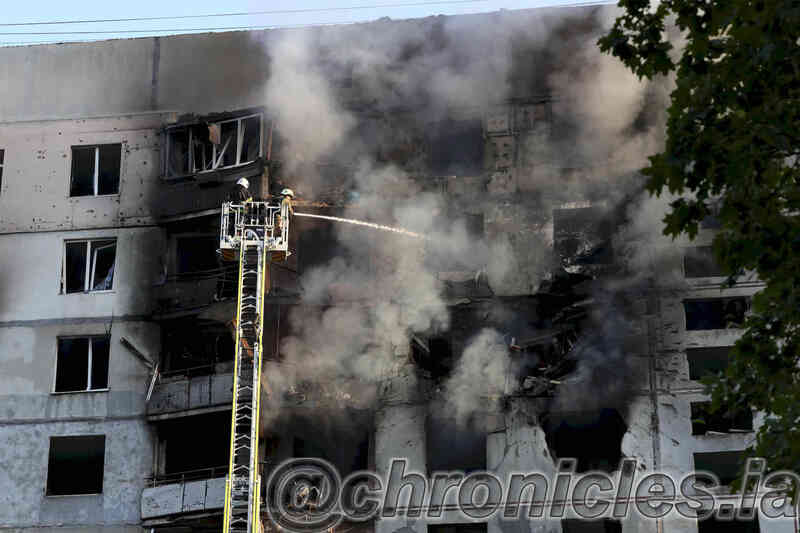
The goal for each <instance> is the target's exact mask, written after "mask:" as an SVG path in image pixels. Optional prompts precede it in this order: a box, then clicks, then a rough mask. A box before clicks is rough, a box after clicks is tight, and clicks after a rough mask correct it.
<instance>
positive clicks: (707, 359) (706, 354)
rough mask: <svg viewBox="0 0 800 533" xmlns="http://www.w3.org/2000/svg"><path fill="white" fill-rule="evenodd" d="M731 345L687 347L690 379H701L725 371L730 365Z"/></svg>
mask: <svg viewBox="0 0 800 533" xmlns="http://www.w3.org/2000/svg"><path fill="white" fill-rule="evenodd" d="M730 351H731V347H730V346H713V347H703V348H687V349H686V360H687V361H688V363H689V379H693V380H699V379H702V378H704V377H706V376H708V375H713V374H716V373H718V372H724V371H725V369H726V368H727V367H728V361H729V357H730Z"/></svg>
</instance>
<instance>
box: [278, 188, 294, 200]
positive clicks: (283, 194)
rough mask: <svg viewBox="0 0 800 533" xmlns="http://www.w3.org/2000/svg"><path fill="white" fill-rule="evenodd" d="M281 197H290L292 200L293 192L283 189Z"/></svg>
mask: <svg viewBox="0 0 800 533" xmlns="http://www.w3.org/2000/svg"><path fill="white" fill-rule="evenodd" d="M281 196H291V197H292V198H294V191H293V190H292V189H283V190H282V191H281Z"/></svg>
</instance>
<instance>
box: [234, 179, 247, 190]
mask: <svg viewBox="0 0 800 533" xmlns="http://www.w3.org/2000/svg"><path fill="white" fill-rule="evenodd" d="M236 185H241V186H242V187H244V188H245V189H249V188H250V182H249V181H247V178H239V179H238V180H237V181H236Z"/></svg>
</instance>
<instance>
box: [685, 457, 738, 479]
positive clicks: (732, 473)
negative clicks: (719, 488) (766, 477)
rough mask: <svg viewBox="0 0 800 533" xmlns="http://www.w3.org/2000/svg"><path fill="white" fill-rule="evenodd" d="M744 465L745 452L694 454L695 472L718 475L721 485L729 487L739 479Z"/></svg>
mask: <svg viewBox="0 0 800 533" xmlns="http://www.w3.org/2000/svg"><path fill="white" fill-rule="evenodd" d="M743 465H744V453H743V452H702V453H695V454H694V469H695V471H705V472H711V473H713V474H716V476H717V477H718V478H719V482H720V484H721V485H724V486H728V485H730V484H731V483H733V481H734V480H735V479H736V478H737V477H739V471H740V469H741V468H742V466H743Z"/></svg>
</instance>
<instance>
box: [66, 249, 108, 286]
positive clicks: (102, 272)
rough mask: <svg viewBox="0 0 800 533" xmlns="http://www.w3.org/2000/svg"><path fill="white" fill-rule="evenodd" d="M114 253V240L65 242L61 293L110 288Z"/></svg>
mask: <svg viewBox="0 0 800 533" xmlns="http://www.w3.org/2000/svg"><path fill="white" fill-rule="evenodd" d="M116 256H117V241H116V239H102V240H88V241H65V242H64V256H63V264H62V266H61V293H62V294H70V293H74V292H92V291H108V290H111V288H112V287H113V283H114V263H115V260H116Z"/></svg>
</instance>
